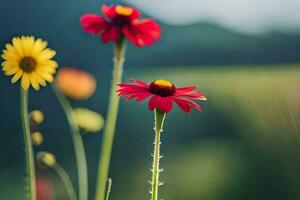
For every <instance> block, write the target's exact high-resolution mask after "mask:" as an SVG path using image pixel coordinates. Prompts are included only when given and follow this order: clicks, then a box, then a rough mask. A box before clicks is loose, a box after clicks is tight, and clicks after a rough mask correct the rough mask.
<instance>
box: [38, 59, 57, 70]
mask: <svg viewBox="0 0 300 200" xmlns="http://www.w3.org/2000/svg"><path fill="white" fill-rule="evenodd" d="M39 65H41V66H47V67H52V68H57V67H58V64H57V62H55V61H54V60H43V61H40V62H39Z"/></svg>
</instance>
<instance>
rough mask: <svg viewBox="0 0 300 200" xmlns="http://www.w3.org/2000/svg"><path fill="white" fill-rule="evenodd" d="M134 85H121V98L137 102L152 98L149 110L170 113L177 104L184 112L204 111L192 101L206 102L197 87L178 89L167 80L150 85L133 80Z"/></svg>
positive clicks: (156, 81) (119, 92)
mask: <svg viewBox="0 0 300 200" xmlns="http://www.w3.org/2000/svg"><path fill="white" fill-rule="evenodd" d="M131 81H132V82H133V84H128V83H121V84H119V85H118V86H119V87H120V89H119V90H118V91H117V92H118V94H119V96H125V97H126V100H130V99H134V98H135V99H136V102H140V101H143V100H145V99H147V98H148V97H151V98H150V101H149V103H148V106H149V109H150V110H154V109H155V108H158V109H160V110H161V111H162V112H164V113H168V112H170V111H171V110H172V108H173V102H175V103H176V104H177V105H178V106H179V107H180V108H181V109H182V110H183V111H184V112H187V113H188V112H190V110H191V108H195V109H196V110H198V111H202V109H201V107H200V106H199V105H198V104H196V103H195V102H193V101H191V100H198V101H205V100H206V98H205V96H204V95H203V93H202V92H198V91H195V90H196V89H197V88H196V87H195V86H188V87H181V88H176V86H175V85H174V84H173V83H172V82H170V81H166V80H155V81H153V82H151V83H150V84H149V85H148V84H146V83H145V82H143V81H140V80H135V79H132V80H131Z"/></svg>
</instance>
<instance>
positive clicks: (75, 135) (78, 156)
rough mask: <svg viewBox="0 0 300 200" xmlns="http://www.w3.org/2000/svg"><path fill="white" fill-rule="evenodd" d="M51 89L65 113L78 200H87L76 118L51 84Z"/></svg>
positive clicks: (81, 146) (55, 87) (84, 156)
mask: <svg viewBox="0 0 300 200" xmlns="http://www.w3.org/2000/svg"><path fill="white" fill-rule="evenodd" d="M52 88H53V90H54V92H55V94H56V96H57V98H58V100H59V102H60V104H61V106H62V108H63V110H64V112H65V115H66V117H67V121H68V123H69V126H70V129H71V135H72V140H73V146H74V152H75V158H76V167H77V175H78V187H79V200H88V169H87V160H86V154H85V149H84V144H83V140H82V137H81V135H80V131H79V128H78V126H77V124H76V118H75V115H74V112H73V109H72V107H71V105H70V103H69V101H68V99H67V98H66V97H65V96H64V95H63V94H62V93H61V92H60V90H59V89H58V88H57V86H55V85H54V84H53V85H52Z"/></svg>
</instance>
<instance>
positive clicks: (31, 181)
mask: <svg viewBox="0 0 300 200" xmlns="http://www.w3.org/2000/svg"><path fill="white" fill-rule="evenodd" d="M20 108H21V121H22V129H23V137H24V142H25V154H26V170H27V181H28V188H29V193H28V199H29V200H35V199H36V189H35V187H36V185H35V166H34V154H33V148H32V144H31V135H30V128H29V121H28V90H23V89H22V88H21V107H20Z"/></svg>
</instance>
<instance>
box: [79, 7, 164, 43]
mask: <svg viewBox="0 0 300 200" xmlns="http://www.w3.org/2000/svg"><path fill="white" fill-rule="evenodd" d="M102 12H103V14H104V15H105V17H102V16H99V15H97V14H85V15H83V16H82V17H81V19H80V23H81V25H82V26H83V30H84V31H85V32H88V33H91V34H93V35H97V36H100V37H101V39H102V41H103V42H104V43H107V42H109V41H112V42H116V41H118V40H119V39H120V38H122V37H123V36H125V37H126V38H127V39H128V40H129V41H130V42H131V43H133V44H134V45H135V46H138V47H142V46H146V45H147V46H150V45H152V44H153V42H154V41H156V40H158V39H159V37H160V32H161V30H160V26H159V25H158V24H157V23H156V22H155V21H154V20H153V19H149V18H148V19H141V18H140V16H141V14H140V12H139V11H138V10H137V9H135V8H134V7H131V6H122V5H112V6H107V5H103V6H102Z"/></svg>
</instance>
